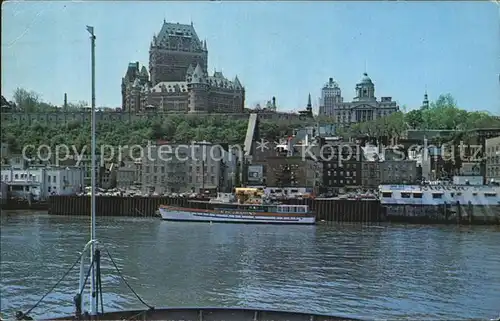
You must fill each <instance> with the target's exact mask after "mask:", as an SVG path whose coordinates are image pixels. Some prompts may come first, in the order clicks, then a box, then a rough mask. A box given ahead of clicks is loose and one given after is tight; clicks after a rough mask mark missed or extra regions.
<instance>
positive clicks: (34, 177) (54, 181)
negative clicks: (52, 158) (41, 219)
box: [1, 167, 84, 200]
mask: <svg viewBox="0 0 500 321" xmlns="http://www.w3.org/2000/svg"><path fill="white" fill-rule="evenodd" d="M1 178H2V182H4V183H6V184H7V186H8V192H9V193H10V194H11V195H12V196H14V197H21V198H29V197H31V199H35V200H44V199H46V198H47V197H48V196H50V195H71V194H75V193H78V192H81V191H82V190H83V188H84V170H83V169H82V168H78V167H65V168H61V167H29V168H25V169H17V168H10V169H2V171H1Z"/></svg>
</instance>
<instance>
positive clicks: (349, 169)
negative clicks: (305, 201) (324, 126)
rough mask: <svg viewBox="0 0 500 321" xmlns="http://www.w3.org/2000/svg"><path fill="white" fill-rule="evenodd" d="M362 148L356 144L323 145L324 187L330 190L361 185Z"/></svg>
mask: <svg viewBox="0 0 500 321" xmlns="http://www.w3.org/2000/svg"><path fill="white" fill-rule="evenodd" d="M360 154H361V150H360V148H359V147H358V146H357V145H355V144H344V143H337V144H331V145H323V147H322V148H321V160H322V162H323V187H324V188H325V189H326V190H328V191H337V190H338V189H339V188H343V187H346V188H356V187H360V186H361V160H360V157H361V156H360Z"/></svg>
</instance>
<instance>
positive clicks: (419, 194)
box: [413, 193, 422, 198]
mask: <svg viewBox="0 0 500 321" xmlns="http://www.w3.org/2000/svg"><path fill="white" fill-rule="evenodd" d="M413 198H422V193H413Z"/></svg>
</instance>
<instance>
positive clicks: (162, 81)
mask: <svg viewBox="0 0 500 321" xmlns="http://www.w3.org/2000/svg"><path fill="white" fill-rule="evenodd" d="M207 66H208V50H207V42H206V41H201V40H200V39H199V38H198V35H197V34H196V31H195V29H194V26H193V24H192V23H191V24H190V25H185V24H179V23H168V22H166V21H164V22H163V26H162V28H161V30H160V33H159V34H158V35H154V36H153V40H152V42H151V45H150V48H149V72H148V70H146V67H145V66H143V67H142V68H139V67H140V66H139V62H135V63H130V64H129V66H128V68H127V72H126V74H125V77H123V79H122V85H121V89H122V108H123V110H124V111H128V112H142V111H158V112H164V113H170V112H172V113H241V112H243V108H244V101H245V89H244V87H243V86H242V85H241V83H240V81H239V79H238V77H234V79H233V80H229V79H227V78H226V77H224V75H223V74H222V72H217V71H214V73H213V75H211V76H210V75H209V74H208V72H207Z"/></svg>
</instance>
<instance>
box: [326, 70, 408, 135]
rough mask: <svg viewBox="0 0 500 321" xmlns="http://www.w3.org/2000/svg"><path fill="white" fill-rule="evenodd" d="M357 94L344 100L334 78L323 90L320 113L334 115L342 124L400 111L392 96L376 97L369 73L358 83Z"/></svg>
mask: <svg viewBox="0 0 500 321" xmlns="http://www.w3.org/2000/svg"><path fill="white" fill-rule="evenodd" d="M355 90H356V96H355V97H354V99H353V101H351V102H344V98H343V97H342V91H341V89H340V86H339V85H338V83H337V82H336V81H334V80H333V78H330V79H329V81H328V82H327V83H326V84H325V85H324V86H323V88H322V90H321V98H320V107H319V115H320V116H329V117H333V118H334V119H335V120H336V122H337V124H338V125H340V126H348V125H351V124H355V123H359V122H365V121H370V120H374V119H377V118H380V117H384V116H388V115H390V114H392V113H395V112H397V111H399V106H398V105H397V103H396V102H395V101H393V100H392V97H381V98H380V100H377V98H376V97H375V84H374V83H373V82H372V80H371V79H370V77H368V74H367V73H364V74H363V78H362V79H361V80H360V81H359V82H358V83H357V84H356V88H355Z"/></svg>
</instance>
